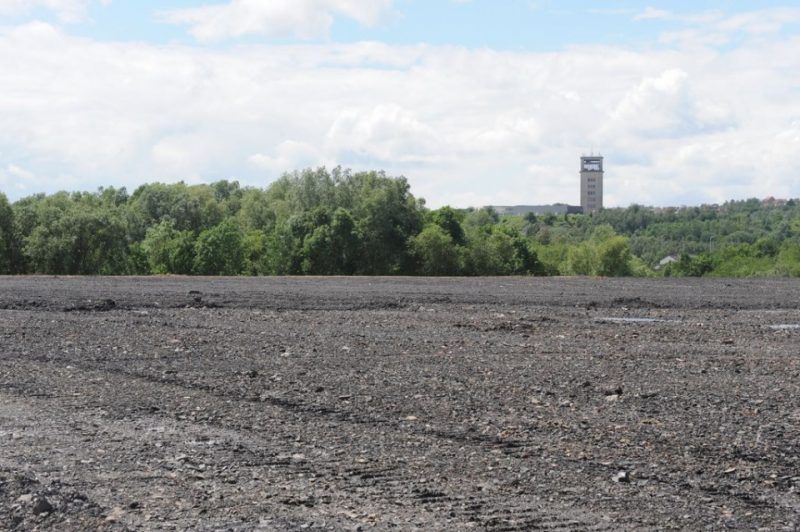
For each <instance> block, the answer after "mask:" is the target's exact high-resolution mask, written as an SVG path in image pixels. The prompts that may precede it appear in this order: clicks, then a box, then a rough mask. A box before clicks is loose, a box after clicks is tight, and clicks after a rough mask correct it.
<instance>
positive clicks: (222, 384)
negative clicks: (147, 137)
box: [0, 277, 800, 531]
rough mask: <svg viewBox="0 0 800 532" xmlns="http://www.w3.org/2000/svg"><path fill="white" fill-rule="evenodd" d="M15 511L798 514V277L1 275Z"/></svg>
mask: <svg viewBox="0 0 800 532" xmlns="http://www.w3.org/2000/svg"><path fill="white" fill-rule="evenodd" d="M0 309H3V310H0V442H1V443H2V445H0V528H3V527H5V528H8V529H17V530H30V529H39V530H59V531H60V530H93V529H131V530H150V529H157V530H173V529H174V530H185V529H192V530H235V531H238V530H254V529H257V530H359V529H360V530H372V529H376V530H387V529H395V530H412V529H419V530H466V529H475V530H493V531H511V530H609V531H610V530H663V529H670V528H672V529H686V530H702V529H707V530H720V529H726V528H727V529H747V530H753V529H763V530H796V529H798V527H800V283H798V282H797V281H792V280H757V281H752V280H748V281H740V280H736V281H734V280H686V279H680V280H678V279H676V280H670V279H664V280H637V279H626V280H604V279H538V278H536V279H534V278H525V279H522V278H512V279H509V278H502V279H501V278H497V279H441V280H438V279H407V278H380V279H375V278H361V279H359V278H346V279H314V278H303V279H298V278H279V279H205V278H172V277H170V278H163V279H159V278H148V279H145V278H54V277H22V278H0Z"/></svg>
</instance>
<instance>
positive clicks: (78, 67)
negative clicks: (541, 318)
mask: <svg viewBox="0 0 800 532" xmlns="http://www.w3.org/2000/svg"><path fill="white" fill-rule="evenodd" d="M590 153H594V154H597V153H599V154H602V155H603V156H604V157H605V172H606V173H605V184H604V185H605V186H604V188H605V191H604V192H605V205H606V206H608V207H625V206H628V205H630V204H634V203H636V204H643V205H654V206H670V205H675V206H678V205H697V204H702V203H722V202H724V201H727V200H735V199H746V198H751V197H757V198H765V197H768V196H775V197H779V198H789V197H798V196H800V172H798V170H797V168H798V164H797V160H800V2H798V1H796V0H795V1H785V0H784V1H770V0H761V1H749V0H727V1H726V0H716V1H711V0H693V1H684V0H675V1H671V2H653V1H651V2H641V1H634V0H619V1H615V2H600V1H583V0H560V1H556V0H159V1H156V0H0V192H2V193H5V194H6V195H7V196H8V197H9V199H11V200H12V201H13V200H17V199H19V198H22V197H25V196H28V195H31V194H35V193H40V192H45V193H52V192H55V191H58V190H70V191H74V190H88V191H92V190H96V189H97V188H98V187H100V186H104V187H107V186H115V187H127V189H128V190H129V191H131V192H132V191H133V190H135V188H136V187H137V186H139V185H141V184H143V183H148V182H156V181H160V182H177V181H184V182H187V183H211V182H214V181H217V180H220V179H230V180H238V181H239V182H240V183H241V184H242V185H243V186H256V187H266V186H268V185H269V184H270V183H271V182H273V181H275V180H276V179H277V178H279V177H280V176H281V175H282V174H284V173H285V172H291V171H293V170H297V169H302V168H307V167H318V166H326V167H328V168H332V167H335V166H342V167H345V168H352V169H353V170H356V171H359V170H373V169H374V170H384V171H386V173H387V174H388V175H393V176H400V175H402V176H405V177H406V178H407V179H408V181H409V183H410V185H411V190H412V193H414V195H415V196H417V197H422V198H425V200H426V201H427V204H428V206H430V207H432V208H436V207H440V206H442V205H452V206H454V207H469V206H476V207H477V206H482V205H519V204H545V203H556V202H560V203H569V204H577V203H579V170H580V168H579V158H580V156H581V155H582V154H590Z"/></svg>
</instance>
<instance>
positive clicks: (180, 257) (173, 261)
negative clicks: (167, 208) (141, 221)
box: [142, 219, 195, 274]
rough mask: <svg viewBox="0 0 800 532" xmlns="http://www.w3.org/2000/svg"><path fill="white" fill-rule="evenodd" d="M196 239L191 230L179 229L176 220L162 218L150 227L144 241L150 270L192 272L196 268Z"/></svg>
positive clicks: (143, 248)
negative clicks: (176, 226)
mask: <svg viewBox="0 0 800 532" xmlns="http://www.w3.org/2000/svg"><path fill="white" fill-rule="evenodd" d="M194 247H195V239H194V235H193V234H192V232H191V231H178V230H177V229H176V228H175V221H174V220H172V219H166V220H162V221H161V222H160V223H158V224H157V225H154V226H152V227H149V228H148V229H147V232H146V234H145V238H144V241H143V242H142V251H143V252H144V254H145V256H146V257H147V262H148V264H149V266H150V271H151V272H152V273H156V274H165V273H177V274H190V273H192V271H193V270H194Z"/></svg>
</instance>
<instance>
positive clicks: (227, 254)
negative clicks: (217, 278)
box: [194, 219, 244, 275]
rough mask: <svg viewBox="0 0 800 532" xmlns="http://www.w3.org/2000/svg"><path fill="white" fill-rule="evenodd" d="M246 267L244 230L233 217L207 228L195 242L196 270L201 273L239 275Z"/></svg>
mask: <svg viewBox="0 0 800 532" xmlns="http://www.w3.org/2000/svg"><path fill="white" fill-rule="evenodd" d="M243 268H244V249H243V246H242V232H241V230H240V229H239V226H238V225H237V224H236V222H234V221H233V220H232V219H227V220H225V221H223V222H222V223H220V224H218V225H216V226H214V227H212V228H210V229H206V230H205V231H203V232H202V233H200V235H199V236H198V237H197V242H196V243H195V259H194V270H195V272H196V273H198V274H200V275H239V274H240V273H242V270H243Z"/></svg>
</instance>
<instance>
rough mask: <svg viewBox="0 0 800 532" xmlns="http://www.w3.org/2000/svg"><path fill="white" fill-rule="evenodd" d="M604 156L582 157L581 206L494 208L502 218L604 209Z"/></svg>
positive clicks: (497, 206)
mask: <svg viewBox="0 0 800 532" xmlns="http://www.w3.org/2000/svg"><path fill="white" fill-rule="evenodd" d="M603 174H604V173H603V156H602V155H588V156H587V155H584V156H582V157H581V204H580V206H576V205H565V204H563V203H556V204H553V205H511V206H504V205H495V206H492V208H493V209H494V210H495V211H497V214H500V215H502V216H524V215H526V214H535V215H537V216H541V215H546V214H582V213H583V214H591V213H593V212H596V211H599V210H600V209H602V208H603Z"/></svg>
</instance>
